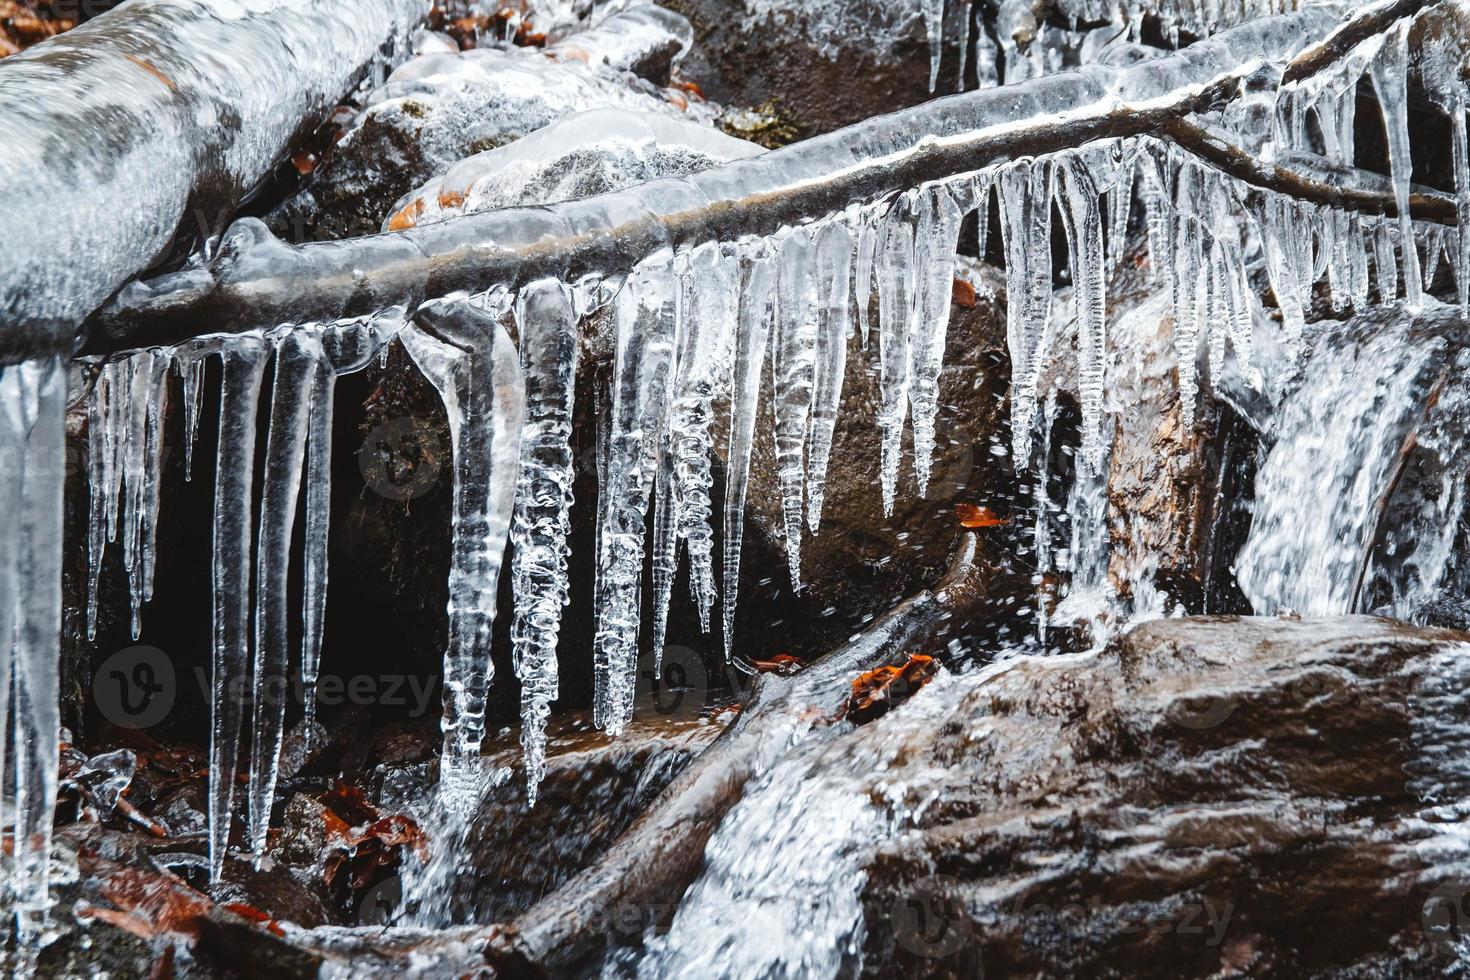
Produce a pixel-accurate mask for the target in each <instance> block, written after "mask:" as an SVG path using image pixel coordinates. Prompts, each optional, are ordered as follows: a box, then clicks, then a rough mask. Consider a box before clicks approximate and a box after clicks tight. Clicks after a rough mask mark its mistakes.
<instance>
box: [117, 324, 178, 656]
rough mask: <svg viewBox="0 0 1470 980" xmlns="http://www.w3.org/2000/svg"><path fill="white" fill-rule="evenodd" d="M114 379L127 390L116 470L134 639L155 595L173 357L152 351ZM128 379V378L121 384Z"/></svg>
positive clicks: (137, 357)
mask: <svg viewBox="0 0 1470 980" xmlns="http://www.w3.org/2000/svg"><path fill="white" fill-rule="evenodd" d="M118 364H119V368H120V370H119V372H118V374H117V375H116V376H115V378H116V379H117V380H120V381H121V382H122V386H123V390H124V392H125V394H124V399H125V411H126V418H125V422H124V425H123V427H122V428H121V436H122V442H121V446H120V447H116V448H115V449H114V452H116V453H118V454H119V455H118V460H119V462H118V463H117V464H116V465H118V467H119V470H118V471H117V472H118V473H119V475H120V476H121V478H122V481H123V497H122V535H123V540H122V545H123V566H124V568H126V570H127V573H128V595H129V599H130V607H131V611H132V637H133V639H134V640H136V639H137V638H138V636H139V634H140V633H141V632H142V610H143V603H144V601H146V600H147V599H148V598H149V597H151V596H152V594H153V560H154V555H153V542H154V538H155V534H154V531H155V523H156V521H157V517H158V481H159V477H160V474H161V470H162V457H163V446H162V428H161V427H162V424H163V417H164V412H165V410H166V408H167V395H168V387H167V379H168V365H169V354H168V352H167V351H165V350H161V349H150V350H146V351H142V352H140V353H137V354H134V355H132V356H131V357H129V358H127V359H126V360H125V361H119V362H118ZM123 379H125V380H123Z"/></svg>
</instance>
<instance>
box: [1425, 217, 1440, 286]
mask: <svg viewBox="0 0 1470 980" xmlns="http://www.w3.org/2000/svg"><path fill="white" fill-rule="evenodd" d="M1443 252H1444V226H1442V225H1429V226H1428V227H1426V228H1425V229H1424V264H1423V269H1424V291H1425V292H1428V291H1429V290H1430V289H1432V288H1434V277H1435V275H1437V274H1438V273H1439V258H1440V255H1441V254H1443Z"/></svg>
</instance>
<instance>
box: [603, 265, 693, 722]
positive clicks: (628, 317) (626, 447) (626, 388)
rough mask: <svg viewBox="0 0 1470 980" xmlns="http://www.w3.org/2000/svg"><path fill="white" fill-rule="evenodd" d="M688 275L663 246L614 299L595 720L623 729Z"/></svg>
mask: <svg viewBox="0 0 1470 980" xmlns="http://www.w3.org/2000/svg"><path fill="white" fill-rule="evenodd" d="M678 289H679V280H678V277H677V276H676V275H675V272H674V260H673V256H672V255H671V254H669V253H668V252H660V253H658V254H655V255H654V256H652V257H650V258H649V259H648V260H647V261H645V262H644V263H643V264H641V265H640V266H639V267H638V268H636V269H634V270H633V272H632V273H630V274H629V276H628V279H627V281H626V282H625V283H624V285H623V288H622V291H621V292H619V293H618V296H617V298H616V300H615V301H614V308H613V315H614V317H615V328H614V329H615V330H616V331H617V338H616V348H617V350H616V354H615V355H614V364H613V380H612V400H611V408H610V412H609V416H608V419H607V425H608V443H607V453H606V456H605V460H606V471H605V473H604V474H603V479H602V481H601V497H600V499H599V501H598V519H597V539H598V556H597V589H596V603H597V634H596V639H595V641H594V643H595V647H594V653H593V677H594V680H595V681H596V703H595V705H594V712H593V714H594V719H595V721H596V722H597V724H598V725H600V726H602V727H604V728H606V729H607V730H608V731H609V732H610V733H612V734H619V733H621V731H622V730H623V727H624V726H625V725H626V724H627V722H628V720H629V718H630V717H631V715H632V710H633V686H634V680H635V674H636V671H637V664H638V629H639V625H640V622H641V613H640V603H641V601H642V589H641V580H642V578H643V554H644V542H643V539H644V515H645V512H646V511H647V508H648V502H649V496H650V494H651V493H652V491H653V470H654V466H655V464H656V451H657V449H658V448H659V446H660V439H659V433H660V423H661V421H662V419H663V416H664V412H665V408H666V405H665V401H666V398H667V395H668V380H669V369H670V363H671V361H672V360H673V348H674V342H675V339H676V332H677V331H676V327H675V318H676V313H677V307H678V304H677V293H678Z"/></svg>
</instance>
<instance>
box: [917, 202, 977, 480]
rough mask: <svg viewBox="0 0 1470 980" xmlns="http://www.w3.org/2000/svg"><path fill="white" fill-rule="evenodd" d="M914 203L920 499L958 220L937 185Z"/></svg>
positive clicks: (929, 454) (930, 449)
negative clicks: (916, 213) (917, 208)
mask: <svg viewBox="0 0 1470 980" xmlns="http://www.w3.org/2000/svg"><path fill="white" fill-rule="evenodd" d="M918 201H919V206H920V208H921V211H920V217H919V223H918V229H917V231H916V238H915V241H914V252H915V259H916V263H917V266H916V268H917V282H916V283H915V286H916V288H917V290H918V296H917V297H916V300H915V302H914V317H913V324H912V326H911V328H910V331H909V332H910V335H911V340H910V342H911V343H912V345H913V384H912V385H911V386H910V388H909V405H910V408H911V410H912V412H913V418H914V480H915V482H916V483H917V485H918V488H919V495H920V496H924V495H926V494H927V493H928V490H929V468H930V466H931V464H932V462H933V459H934V419H935V416H936V415H937V414H938V411H939V374H940V372H941V371H942V370H943V369H944V344H945V340H946V338H947V337H948V335H949V314H950V303H951V301H952V299H953V297H954V257H955V248H956V241H957V239H958V238H959V234H960V221H961V219H962V218H963V217H964V215H963V214H962V212H961V210H960V206H959V204H958V202H956V201H955V199H954V196H953V195H952V194H951V193H950V191H949V190H948V189H947V188H946V187H944V186H943V185H934V186H932V187H929V188H927V189H924V190H921V191H920V192H919V198H918Z"/></svg>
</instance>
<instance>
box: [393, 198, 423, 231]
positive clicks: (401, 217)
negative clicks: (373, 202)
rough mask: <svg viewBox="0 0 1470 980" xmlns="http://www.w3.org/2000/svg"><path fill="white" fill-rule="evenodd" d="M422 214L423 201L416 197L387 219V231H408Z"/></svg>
mask: <svg viewBox="0 0 1470 980" xmlns="http://www.w3.org/2000/svg"><path fill="white" fill-rule="evenodd" d="M423 213H424V199H423V198H421V197H416V198H414V199H413V200H412V201H410V202H408V203H407V204H405V205H404V206H403V207H402V208H401V209H399V211H398V212H397V213H396V214H394V215H393V217H391V218H389V219H388V230H389V231H408V229H410V228H412V227H413V226H414V225H416V224H418V220H419V218H420V217H421V216H422V215H423Z"/></svg>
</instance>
